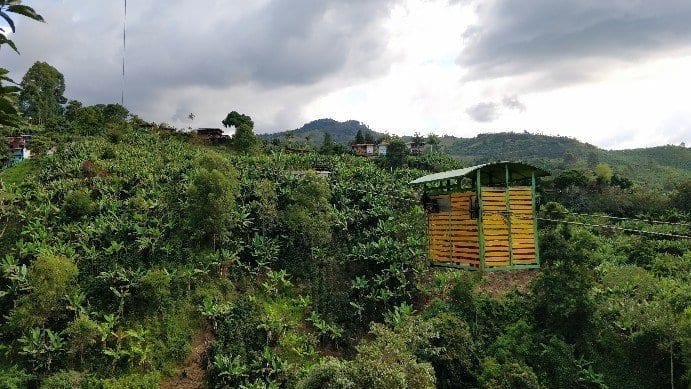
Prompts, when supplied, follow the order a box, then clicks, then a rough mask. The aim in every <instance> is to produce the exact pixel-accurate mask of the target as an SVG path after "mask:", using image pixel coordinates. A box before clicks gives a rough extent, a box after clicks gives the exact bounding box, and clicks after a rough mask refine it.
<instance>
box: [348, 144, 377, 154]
mask: <svg viewBox="0 0 691 389" xmlns="http://www.w3.org/2000/svg"><path fill="white" fill-rule="evenodd" d="M350 149H351V150H353V153H355V155H360V156H364V157H371V156H373V155H377V149H378V148H377V145H375V144H374V143H356V144H354V145H351V146H350Z"/></svg>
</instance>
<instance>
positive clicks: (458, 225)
mask: <svg viewBox="0 0 691 389" xmlns="http://www.w3.org/2000/svg"><path fill="white" fill-rule="evenodd" d="M475 196H476V194H475V192H461V193H451V194H446V195H437V196H431V198H432V199H441V198H443V199H444V201H443V202H445V203H447V204H450V210H449V211H447V212H444V211H442V212H438V213H430V214H428V236H429V259H430V261H432V262H434V263H436V264H439V265H450V266H460V267H471V268H480V267H481V263H482V258H481V254H480V244H479V239H480V238H479V235H480V234H479V233H478V232H479V231H478V220H475V219H471V218H470V199H471V198H474V197H475ZM481 196H482V198H481V199H482V200H481V201H482V215H481V217H482V234H481V235H482V236H483V239H484V268H486V269H493V268H494V269H500V268H502V267H513V266H519V267H520V266H525V265H535V264H537V255H536V251H535V250H536V248H535V233H534V231H535V226H534V219H533V198H532V191H531V187H523V186H521V187H511V188H509V189H508V197H507V191H506V189H505V188H495V187H483V188H482V193H481ZM508 218H510V220H509V219H508ZM509 235H510V236H509Z"/></svg>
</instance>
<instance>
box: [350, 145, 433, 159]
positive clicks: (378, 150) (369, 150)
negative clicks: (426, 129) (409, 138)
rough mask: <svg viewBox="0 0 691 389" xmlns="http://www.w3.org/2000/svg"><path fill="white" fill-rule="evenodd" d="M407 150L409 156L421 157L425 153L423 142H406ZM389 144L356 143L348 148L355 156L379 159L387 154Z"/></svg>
mask: <svg viewBox="0 0 691 389" xmlns="http://www.w3.org/2000/svg"><path fill="white" fill-rule="evenodd" d="M405 146H406V147H407V148H408V152H410V155H421V154H422V153H423V152H424V151H425V143H424V142H408V143H406V144H405ZM388 148H389V144H388V143H386V142H382V143H379V144H374V143H356V144H354V145H351V146H350V149H351V150H353V153H354V154H355V155H360V156H363V157H372V156H375V155H378V156H380V157H384V156H386V154H387V152H388Z"/></svg>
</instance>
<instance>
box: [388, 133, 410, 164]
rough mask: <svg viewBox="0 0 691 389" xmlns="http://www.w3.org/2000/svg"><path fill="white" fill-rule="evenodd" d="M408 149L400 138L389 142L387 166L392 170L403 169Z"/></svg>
mask: <svg viewBox="0 0 691 389" xmlns="http://www.w3.org/2000/svg"><path fill="white" fill-rule="evenodd" d="M407 156H408V147H406V145H405V143H404V142H403V141H402V140H401V138H399V137H394V138H392V139H391V141H390V142H389V146H388V148H387V150H386V164H387V165H389V167H392V168H399V167H403V166H405V164H406V159H407Z"/></svg>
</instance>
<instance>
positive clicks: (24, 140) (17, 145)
mask: <svg viewBox="0 0 691 389" xmlns="http://www.w3.org/2000/svg"><path fill="white" fill-rule="evenodd" d="M30 139H31V135H22V136H10V137H7V138H6V140H7V145H8V146H9V148H10V150H11V151H12V161H10V164H15V163H18V162H21V161H23V160H25V159H29V158H31V150H29V149H28V148H27V145H28V143H29V140H30Z"/></svg>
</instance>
